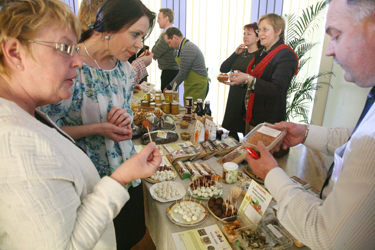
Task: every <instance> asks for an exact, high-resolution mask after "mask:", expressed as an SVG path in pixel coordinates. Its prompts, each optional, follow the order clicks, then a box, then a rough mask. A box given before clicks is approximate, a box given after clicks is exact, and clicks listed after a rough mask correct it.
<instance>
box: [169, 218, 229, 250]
mask: <svg viewBox="0 0 375 250" xmlns="http://www.w3.org/2000/svg"><path fill="white" fill-rule="evenodd" d="M172 237H173V240H174V243H175V244H176V247H177V249H178V250H191V249H195V250H214V249H223V250H229V249H232V248H231V246H230V245H229V243H228V241H227V239H226V238H225V237H224V234H223V233H222V232H221V230H220V228H219V227H218V225H216V224H215V225H212V226H208V227H203V228H197V229H192V230H188V231H183V232H179V233H172Z"/></svg>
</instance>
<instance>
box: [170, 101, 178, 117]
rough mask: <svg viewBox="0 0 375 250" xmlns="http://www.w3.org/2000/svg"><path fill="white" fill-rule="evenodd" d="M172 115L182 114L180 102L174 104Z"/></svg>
mask: <svg viewBox="0 0 375 250" xmlns="http://www.w3.org/2000/svg"><path fill="white" fill-rule="evenodd" d="M171 109H172V114H174V115H178V114H179V113H180V104H179V103H178V102H173V103H172V108H171Z"/></svg>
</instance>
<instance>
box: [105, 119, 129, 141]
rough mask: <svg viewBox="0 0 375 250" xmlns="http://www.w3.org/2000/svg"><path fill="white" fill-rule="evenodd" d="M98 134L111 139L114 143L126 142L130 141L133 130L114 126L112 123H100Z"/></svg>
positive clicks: (127, 127)
mask: <svg viewBox="0 0 375 250" xmlns="http://www.w3.org/2000/svg"><path fill="white" fill-rule="evenodd" d="M98 134H100V135H101V136H104V137H106V138H108V139H111V140H113V141H115V142H120V141H127V140H131V139H132V135H133V130H132V128H131V127H130V126H125V127H123V126H120V127H119V126H116V125H114V124H112V123H109V122H105V123H100V128H99V131H98Z"/></svg>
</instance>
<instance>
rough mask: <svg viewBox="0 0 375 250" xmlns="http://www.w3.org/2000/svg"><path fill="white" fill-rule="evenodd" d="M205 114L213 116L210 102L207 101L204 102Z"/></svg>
mask: <svg viewBox="0 0 375 250" xmlns="http://www.w3.org/2000/svg"><path fill="white" fill-rule="evenodd" d="M204 113H205V114H206V115H209V116H211V108H210V101H205V102H204Z"/></svg>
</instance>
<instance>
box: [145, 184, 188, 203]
mask: <svg viewBox="0 0 375 250" xmlns="http://www.w3.org/2000/svg"><path fill="white" fill-rule="evenodd" d="M150 194H151V197H152V198H154V199H155V200H157V201H160V202H171V201H176V200H179V199H182V198H183V197H184V196H185V194H186V190H185V188H184V186H182V184H181V183H178V182H175V181H164V182H160V183H156V184H155V185H153V186H152V187H151V188H150Z"/></svg>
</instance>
